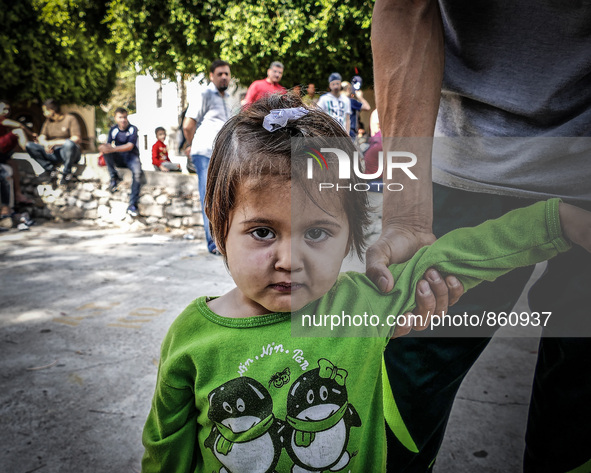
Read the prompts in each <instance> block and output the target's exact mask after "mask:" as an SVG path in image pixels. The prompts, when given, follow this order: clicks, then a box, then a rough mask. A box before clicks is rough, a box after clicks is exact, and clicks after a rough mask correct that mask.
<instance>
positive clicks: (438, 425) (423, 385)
mask: <svg viewBox="0 0 591 473" xmlns="http://www.w3.org/2000/svg"><path fill="white" fill-rule="evenodd" d="M530 203H533V201H529V200H526V199H518V198H511V197H504V196H496V195H490V194H478V193H472V192H465V191H460V190H455V189H450V188H446V187H443V186H438V185H434V233H435V234H436V236H438V237H439V236H441V235H443V234H444V233H447V232H449V231H451V230H453V229H455V228H458V227H462V226H474V225H477V224H479V223H481V222H483V221H485V220H487V219H491V218H497V217H500V216H501V215H503V214H504V213H506V212H508V211H509V210H512V209H513V208H518V207H523V206H526V205H529V204H530ZM532 271H533V268H521V269H517V270H514V271H512V272H510V273H508V274H506V275H505V276H503V277H501V278H499V279H497V280H496V281H495V282H492V283H487V282H485V283H482V284H480V285H479V286H477V287H476V288H474V289H472V290H471V291H470V292H468V293H467V294H465V295H464V296H463V297H462V298H461V299H460V301H459V302H458V303H457V304H456V305H455V306H453V307H452V308H451V309H450V310H449V313H451V314H463V313H464V311H466V312H468V314H482V313H483V311H485V310H486V311H493V312H497V313H498V312H502V311H505V312H507V313H509V312H510V311H511V309H512V308H513V306H514V305H515V303H516V302H517V299H518V298H519V295H520V294H521V292H522V290H523V287H524V285H525V283H526V282H527V280H528V279H529V277H530V275H531V272H532ZM590 290H591V255H590V254H589V253H587V252H586V251H585V250H583V249H582V248H580V247H575V248H573V249H571V250H570V251H569V252H567V253H563V254H560V255H559V256H557V257H555V258H553V259H552V260H550V261H549V262H548V266H547V269H546V271H545V273H544V274H543V275H542V277H541V278H540V279H539V280H538V281H537V282H536V283H535V284H534V286H533V287H532V288H531V290H530V291H529V305H530V309H531V311H538V312H540V313H541V312H546V311H551V312H552V315H551V317H550V319H549V321H548V325H547V326H546V327H545V328H544V329H543V334H542V338H541V340H540V344H539V354H538V361H537V366H536V371H535V378H534V384H533V388H532V397H531V402H530V410H529V419H528V425H527V433H526V451H525V454H524V471H525V472H527V473H534V472H535V473H559V472H560V473H565V472H569V471H571V470H574V469H575V468H577V467H580V466H581V465H583V464H585V463H586V462H588V461H589V460H591V441H590V440H589V439H591V403H590V401H591V340H590V339H589V338H585V337H589V336H591V333H590V332H591V331H590V330H589V327H588V326H589V322H590V321H591V319H590V318H589V313H588V312H589V311H588V304H587V302H588V294H589V291H590ZM428 332H429V331H426V332H415V333H413V335H412V336H410V337H409V336H406V337H401V338H397V339H395V340H393V341H391V342H390V343H389V344H388V347H387V349H386V352H385V355H384V357H385V362H386V369H387V373H388V378H389V381H390V385H391V388H392V392H393V394H394V399H395V400H396V404H397V407H398V409H399V411H400V413H401V416H402V420H403V422H404V424H405V425H406V427H407V429H408V430H409V433H410V435H411V437H412V439H413V441H414V443H415V444H416V446H417V448H418V450H419V452H418V453H413V452H411V451H409V450H408V449H407V448H405V447H404V446H403V445H402V444H401V443H400V441H399V440H398V439H397V438H396V437H395V435H394V434H393V433H392V432H391V431H390V429H387V431H388V468H387V471H388V472H389V473H393V472H397V473H401V472H404V473H409V472H413V473H414V472H417V473H418V472H420V473H423V472H426V471H431V470H430V467H431V466H432V463H433V461H434V459H435V458H436V456H437V453H438V451H439V447H440V446H441V442H442V440H443V435H444V433H445V428H446V425H447V421H448V418H449V414H450V412H451V408H452V404H453V401H454V397H455V395H456V393H457V391H458V389H459V387H460V384H461V382H462V380H463V379H464V377H465V375H466V373H467V372H468V370H469V369H470V368H471V367H472V365H473V364H474V362H475V361H476V359H477V358H478V356H479V355H480V353H481V352H482V351H483V350H484V348H485V347H486V345H487V344H488V342H489V340H490V336H492V335H493V333H494V329H491V330H490V333H487V334H480V335H485V336H481V337H479V338H474V337H472V338H450V337H449V336H448V335H449V333H447V332H446V333H443V334H442V333H438V332H437V331H434V332H429V333H428ZM574 337H577V338H574ZM579 337H580V338H579ZM490 435H491V436H494V435H497V436H502V435H503V433H502V432H491V434H490ZM590 465H591V464H590ZM581 471H582V470H581ZM588 471H591V468H590V469H589V470H588Z"/></svg>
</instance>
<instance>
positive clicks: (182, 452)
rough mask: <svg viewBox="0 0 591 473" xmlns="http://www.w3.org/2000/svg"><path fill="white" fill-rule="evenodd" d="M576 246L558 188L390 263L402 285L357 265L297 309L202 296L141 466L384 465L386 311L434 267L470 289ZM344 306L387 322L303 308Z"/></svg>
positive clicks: (159, 393) (175, 355)
mask: <svg viewBox="0 0 591 473" xmlns="http://www.w3.org/2000/svg"><path fill="white" fill-rule="evenodd" d="M569 247H570V245H569V243H568V242H567V241H566V240H564V238H563V237H562V234H561V229H560V223H559V217H558V200H556V199H554V200H550V201H548V202H547V203H544V202H542V203H538V204H535V205H533V206H530V207H527V208H525V209H520V210H517V211H514V212H511V213H509V214H507V215H505V216H504V217H502V218H500V219H497V220H493V221H489V222H485V223H484V224H482V225H480V226H478V227H475V228H469V229H459V230H456V231H454V232H451V233H449V234H447V235H445V236H444V237H442V238H440V239H439V240H438V241H437V242H436V243H434V244H433V245H431V246H429V247H425V248H423V249H421V250H420V251H419V252H418V253H417V254H416V255H415V256H414V257H413V258H412V259H411V260H410V261H408V262H406V263H404V264H401V265H393V266H391V267H390V269H391V271H392V274H393V276H394V279H395V281H396V284H395V286H394V289H393V290H392V291H391V292H390V293H389V294H386V295H382V294H380V293H379V292H378V290H377V289H376V287H375V286H374V285H373V284H372V283H371V282H370V281H369V280H368V279H367V278H366V277H365V276H364V275H363V274H359V273H351V272H350V273H344V274H341V275H340V276H339V278H338V280H337V281H336V283H335V285H334V286H333V288H332V289H331V290H330V291H329V292H328V293H327V294H326V295H324V296H323V297H321V298H320V299H318V300H317V301H314V302H312V303H310V304H308V305H307V306H305V307H304V308H302V309H301V310H300V311H298V313H294V314H289V313H274V314H267V315H262V316H257V317H246V318H238V319H235V318H226V317H221V316H219V315H217V314H215V313H213V312H212V311H211V310H210V309H209V307H208V306H207V299H206V298H199V299H197V300H196V301H194V302H193V303H191V304H190V305H189V307H187V309H185V311H184V312H183V313H182V314H181V315H180V316H179V317H178V318H177V319H176V320H175V322H174V323H173V325H172V326H171V328H170V330H169V332H168V334H167V336H166V338H165V340H164V342H163V345H162V354H161V360H160V366H159V370H158V381H157V384H156V392H155V394H154V399H153V401H152V409H151V411H150V414H149V416H148V420H147V422H146V426H145V428H144V433H143V442H144V446H145V447H146V452H145V455H144V458H143V462H142V470H143V471H145V472H156V471H159V472H166V473H169V472H170V473H173V472H193V471H196V472H207V473H209V472H213V471H215V472H233V473H239V472H271V471H277V472H291V471H292V468H293V469H294V471H329V470H330V471H351V472H368V471H371V472H377V471H383V470H384V468H385V458H386V442H385V427H384V398H383V395H382V387H383V385H382V353H383V350H384V348H385V346H386V344H387V343H388V341H389V338H388V336H387V335H388V334H389V332H391V330H392V329H393V327H388V326H387V323H386V317H387V316H388V315H390V314H393V315H398V314H403V313H405V312H406V311H408V310H410V309H412V308H413V307H414V305H415V300H414V292H415V287H416V283H417V282H418V281H419V280H420V278H421V277H422V276H423V274H424V272H425V270H426V269H428V268H429V267H436V268H438V269H439V270H440V271H441V272H443V273H446V274H447V273H450V274H454V275H456V276H457V277H458V278H459V279H460V280H461V282H462V283H463V284H464V287H465V289H470V288H471V287H473V286H475V285H476V284H478V283H479V282H480V281H483V280H494V279H495V278H497V277H498V276H500V275H502V274H504V273H506V272H508V271H510V270H511V269H513V268H515V267H518V266H526V265H531V264H534V263H537V262H539V261H544V260H546V259H548V258H551V257H553V256H555V255H556V254H558V253H559V252H561V251H566V250H567V249H568V248H569ZM343 313H345V314H346V315H350V316H351V317H353V316H354V315H363V314H365V313H367V314H368V315H369V316H371V315H377V316H378V317H379V320H380V323H379V324H378V325H377V326H370V327H367V328H363V327H351V328H348V329H346V330H343V329H340V330H336V331H335V330H332V331H331V329H330V326H329V327H316V326H313V327H306V326H305V327H302V321H304V322H305V320H307V319H306V317H305V316H313V315H316V316H318V315H326V314H329V315H334V314H340V315H341V316H342V315H343ZM316 320H318V319H316ZM359 320H360V319H357V321H359ZM373 320H374V322H375V320H376V319H373ZM381 323H384V327H382V326H381ZM304 335H312V337H308V336H304ZM337 335H343V336H342V337H341V336H337ZM370 335H373V336H370ZM318 336H320V337H318ZM392 343H396V342H395V341H394V342H392ZM390 408H391V405H390V404H389V400H388V398H387V396H386V409H390Z"/></svg>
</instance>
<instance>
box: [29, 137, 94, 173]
mask: <svg viewBox="0 0 591 473" xmlns="http://www.w3.org/2000/svg"><path fill="white" fill-rule="evenodd" d="M27 153H29V155H30V156H31V158H33V159H34V160H35V161H37V162H38V163H39V164H40V165H41V167H42V168H43V169H45V170H46V171H53V169H54V168H55V167H56V166H59V165H60V164H62V163H63V165H64V175H68V174H70V173H71V172H72V166H73V165H75V164H78V162H79V161H80V156H81V154H82V153H81V151H80V147H79V146H78V145H77V144H76V143H74V142H73V141H70V140H66V142H65V143H64V144H63V145H62V146H57V147H55V148H54V149H53V153H50V154H47V153H46V152H45V149H44V148H43V146H41V145H40V144H38V143H33V142H29V143H27Z"/></svg>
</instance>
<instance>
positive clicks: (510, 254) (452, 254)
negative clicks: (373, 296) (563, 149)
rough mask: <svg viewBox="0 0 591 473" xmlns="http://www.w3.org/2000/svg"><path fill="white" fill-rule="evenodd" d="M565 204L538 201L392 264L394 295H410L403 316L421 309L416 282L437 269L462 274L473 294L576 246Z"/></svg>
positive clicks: (453, 234)
mask: <svg viewBox="0 0 591 473" xmlns="http://www.w3.org/2000/svg"><path fill="white" fill-rule="evenodd" d="M559 202H560V200H559V199H551V200H549V201H547V202H538V203H536V204H534V205H531V206H529V207H525V208H522V209H517V210H513V211H512V212H509V213H507V214H506V215H504V216H502V217H500V218H498V219H495V220H488V221H486V222H484V223H482V224H481V225H478V226H477V227H472V228H459V229H457V230H454V231H452V232H450V233H448V234H446V235H444V236H443V237H441V238H440V239H439V240H437V241H436V242H435V243H433V244H432V245H431V246H427V247H424V248H422V249H421V250H419V251H418V252H417V253H416V254H415V256H414V257H413V258H412V259H411V260H409V261H408V262H406V263H404V264H401V265H393V266H390V271H391V272H392V275H393V276H394V281H395V285H394V289H393V292H397V291H399V292H400V294H404V293H406V294H405V297H402V298H401V299H402V300H405V301H406V302H405V303H404V305H403V306H402V307H400V310H399V312H398V313H399V314H403V313H405V312H408V311H410V310H411V309H413V308H414V307H415V305H416V302H415V287H416V284H417V283H418V281H419V280H420V279H421V278H422V277H423V275H424V273H425V271H426V270H427V269H429V268H431V267H433V268H436V269H437V270H438V271H439V272H441V273H442V274H444V275H448V274H452V275H454V276H456V277H457V278H458V279H459V280H460V281H461V282H462V284H463V286H464V290H466V291H467V290H469V289H471V288H473V287H474V286H476V285H477V284H479V283H480V282H482V281H494V280H495V279H496V278H498V277H499V276H502V275H503V274H505V273H508V272H509V271H511V270H512V269H515V268H518V267H522V266H530V265H533V264H535V263H539V262H542V261H546V260H547V259H550V258H552V257H554V256H556V255H557V254H558V253H561V252H564V251H567V250H568V249H570V247H571V244H570V243H569V242H568V241H567V240H565V239H564V237H563V236H562V229H561V227H560V219H559V214H558V204H559Z"/></svg>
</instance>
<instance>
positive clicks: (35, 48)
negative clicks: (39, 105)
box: [0, 0, 117, 105]
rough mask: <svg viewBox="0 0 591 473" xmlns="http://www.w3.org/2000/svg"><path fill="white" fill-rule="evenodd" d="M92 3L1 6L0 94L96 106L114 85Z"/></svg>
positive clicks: (28, 0) (99, 9)
mask: <svg viewBox="0 0 591 473" xmlns="http://www.w3.org/2000/svg"><path fill="white" fill-rule="evenodd" d="M105 12H106V8H105V6H104V5H103V4H100V2H97V3H94V2H92V0H19V1H16V2H15V1H14V0H0V24H2V31H1V32H0V63H1V64H2V80H1V82H0V94H1V95H4V96H6V97H8V98H10V100H12V101H14V102H19V101H23V102H31V101H35V100H45V99H47V98H50V97H51V98H55V99H57V100H59V101H61V102H64V103H76V104H79V105H88V104H93V105H94V104H98V103H99V102H100V101H101V100H105V99H107V98H108V97H109V95H110V93H111V89H112V88H113V86H114V84H115V77H116V70H117V69H116V62H115V54H114V49H113V47H112V46H111V45H109V44H107V43H106V39H107V36H108V35H109V33H110V32H109V30H108V28H106V27H105V26H104V25H103V24H102V20H103V18H104V15H105Z"/></svg>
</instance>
